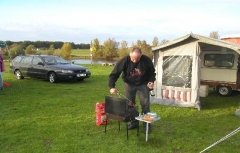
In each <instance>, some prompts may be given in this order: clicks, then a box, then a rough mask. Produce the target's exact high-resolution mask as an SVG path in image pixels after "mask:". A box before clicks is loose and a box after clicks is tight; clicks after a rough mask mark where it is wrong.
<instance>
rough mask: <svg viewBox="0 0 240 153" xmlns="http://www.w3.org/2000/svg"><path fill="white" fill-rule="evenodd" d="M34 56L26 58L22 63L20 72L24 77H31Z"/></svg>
mask: <svg viewBox="0 0 240 153" xmlns="http://www.w3.org/2000/svg"><path fill="white" fill-rule="evenodd" d="M32 59H33V57H32V56H25V57H24V58H23V59H22V60H21V63H20V66H19V70H20V71H21V73H22V75H23V76H29V77H31V72H30V66H31V62H32Z"/></svg>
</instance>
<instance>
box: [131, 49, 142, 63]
mask: <svg viewBox="0 0 240 153" xmlns="http://www.w3.org/2000/svg"><path fill="white" fill-rule="evenodd" d="M141 56H142V51H141V49H140V48H136V47H135V48H133V49H132V51H131V52H130V59H131V61H132V62H133V63H137V62H138V61H139V60H140V58H141Z"/></svg>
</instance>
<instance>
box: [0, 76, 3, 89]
mask: <svg viewBox="0 0 240 153" xmlns="http://www.w3.org/2000/svg"><path fill="white" fill-rule="evenodd" d="M2 88H3V72H0V89H2Z"/></svg>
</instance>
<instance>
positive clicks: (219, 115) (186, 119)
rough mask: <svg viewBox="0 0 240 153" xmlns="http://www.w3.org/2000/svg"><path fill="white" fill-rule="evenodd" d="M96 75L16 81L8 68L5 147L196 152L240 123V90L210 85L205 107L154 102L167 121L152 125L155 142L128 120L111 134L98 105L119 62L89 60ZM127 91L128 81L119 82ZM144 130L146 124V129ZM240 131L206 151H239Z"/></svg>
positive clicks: (0, 117)
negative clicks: (226, 91) (222, 91)
mask: <svg viewBox="0 0 240 153" xmlns="http://www.w3.org/2000/svg"><path fill="white" fill-rule="evenodd" d="M86 67H88V68H89V69H90V71H91V72H92V77H91V78H89V79H86V80H84V81H83V82H74V81H71V82H60V83H56V84H51V83H49V82H48V81H43V80H37V79H31V78H25V79H24V80H16V79H15V78H14V76H13V75H11V74H10V73H9V72H8V68H9V63H6V68H7V71H6V72H5V73H4V81H5V82H7V83H10V86H9V87H6V88H5V89H4V90H2V91H0V125H1V126H0V131H1V133H0V150H1V152H17V153H28V152H29V153H32V152H35V153H38V152H39V153H40V152H57V153H60V152H69V153H75V152H76V153H78V152H89V153H95V152H96V153H104V152H117V153H118V152H120V153H121V152H139V153H142V152H151V153H155V152H156V153H159V152H169V153H196V152H200V151H202V150H203V149H205V148H207V147H208V146H210V145H211V144H213V143H215V142H216V141H218V140H220V139H221V138H223V137H224V136H226V135H227V134H229V133H231V132H232V131H233V130H235V129H237V128H238V127H239V122H240V118H239V117H237V116H235V115H234V113H235V111H236V109H238V108H239V99H240V93H239V92H234V93H233V95H232V96H230V97H220V96H218V95H217V94H216V93H215V92H214V91H212V90H210V93H209V96H208V97H206V98H201V99H200V100H201V104H202V110H201V111H198V110H197V109H194V108H179V107H170V106H164V105H157V104H152V105H151V111H152V112H156V113H157V114H158V115H159V116H160V117H161V120H160V121H157V122H155V123H154V124H153V126H152V133H151V134H150V135H149V141H148V142H146V141H145V134H144V133H142V131H141V133H140V135H139V136H138V137H137V135H136V130H133V131H129V141H127V140H126V135H125V134H126V131H125V124H123V123H122V124H121V130H120V131H118V128H117V127H118V124H117V122H116V121H112V125H111V127H110V128H109V130H108V131H107V133H106V134H105V133H104V132H103V130H104V126H96V125H95V121H96V120H95V110H94V108H95V104H96V103H97V102H104V97H105V95H109V89H108V86H107V84H108V83H107V82H108V75H109V73H110V71H111V70H112V68H113V67H111V66H109V67H106V66H101V65H86ZM117 87H118V89H119V90H120V92H122V81H121V80H119V81H118V82H117ZM140 130H141V128H140ZM239 136H240V133H237V134H235V135H233V136H232V137H230V138H228V139H226V140H225V141H223V142H221V143H219V144H217V145H216V146H214V147H212V148H210V149H209V150H208V151H206V152H211V153H219V152H221V153H224V152H226V153H228V152H239V148H240V144H239Z"/></svg>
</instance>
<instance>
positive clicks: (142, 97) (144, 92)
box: [124, 83, 150, 114]
mask: <svg viewBox="0 0 240 153" xmlns="http://www.w3.org/2000/svg"><path fill="white" fill-rule="evenodd" d="M124 93H125V96H126V97H127V98H128V99H129V100H131V101H132V102H133V103H134V104H136V95H138V99H139V101H140V105H141V108H142V114H143V113H144V114H146V113H148V112H150V102H149V99H150V97H149V88H148V87H147V84H144V85H138V86H132V85H129V84H127V83H124Z"/></svg>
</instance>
